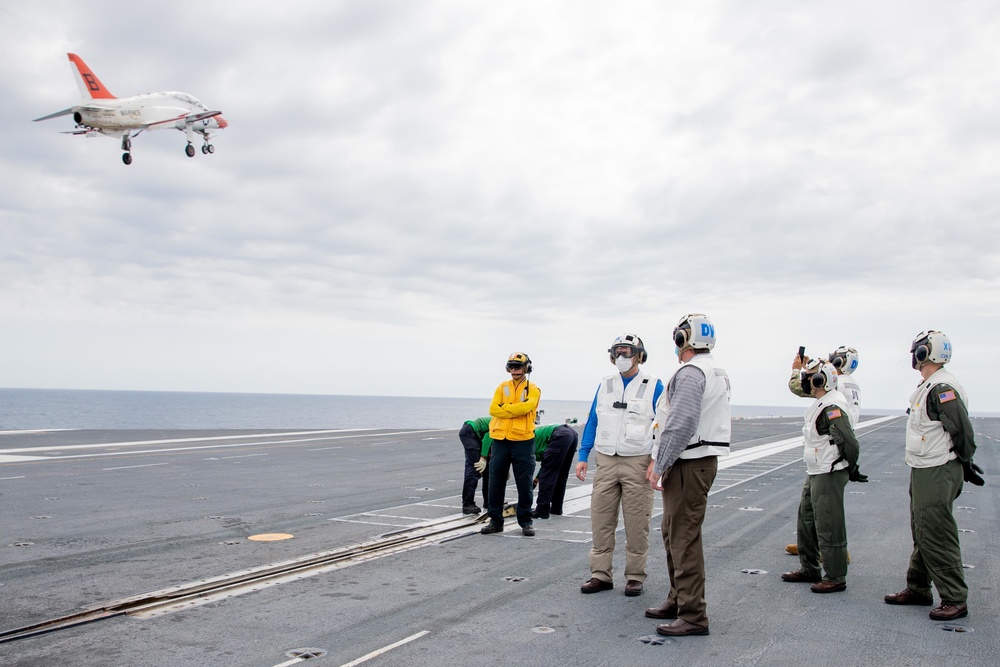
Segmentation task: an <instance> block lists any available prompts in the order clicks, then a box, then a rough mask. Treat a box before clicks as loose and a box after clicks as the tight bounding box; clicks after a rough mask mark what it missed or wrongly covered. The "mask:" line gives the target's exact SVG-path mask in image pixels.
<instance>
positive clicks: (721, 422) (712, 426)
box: [678, 354, 733, 459]
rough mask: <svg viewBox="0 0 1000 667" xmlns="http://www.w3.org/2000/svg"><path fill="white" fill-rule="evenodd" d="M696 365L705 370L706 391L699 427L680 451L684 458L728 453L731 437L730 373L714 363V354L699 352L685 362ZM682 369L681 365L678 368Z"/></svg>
mask: <svg viewBox="0 0 1000 667" xmlns="http://www.w3.org/2000/svg"><path fill="white" fill-rule="evenodd" d="M688 365H690V366H695V367H697V368H699V369H700V370H701V372H702V373H704V374H705V394H704V396H702V398H701V418H700V419H699V420H698V430H697V431H695V434H694V437H693V438H691V442H689V443H688V446H687V448H686V449H685V450H684V451H683V452H681V455H680V458H682V459H700V458H704V457H706V456H726V455H727V454H729V441H730V438H731V437H732V431H733V420H732V417H731V416H730V410H729V394H730V388H729V376H728V375H726V371H725V370H723V369H721V368H719V367H717V366H716V365H715V359H713V358H712V355H711V354H696V355H694V356H693V357H691V359H689V360H688V361H687V362H686V363H684V364H683V365H681V368H684V366H688ZM678 371H680V369H678Z"/></svg>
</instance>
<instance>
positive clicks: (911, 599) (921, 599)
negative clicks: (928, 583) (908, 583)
mask: <svg viewBox="0 0 1000 667" xmlns="http://www.w3.org/2000/svg"><path fill="white" fill-rule="evenodd" d="M884 599H885V603H886V604H919V605H922V606H924V607H930V606H931V605H932V604H934V598H932V597H929V596H927V595H923V594H921V593H915V592H913V591H911V590H910V589H909V588H907V589H904V590H901V591H899V592H898V593H890V594H889V595H886V596H885V598H884Z"/></svg>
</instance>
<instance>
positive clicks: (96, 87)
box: [66, 53, 117, 100]
mask: <svg viewBox="0 0 1000 667" xmlns="http://www.w3.org/2000/svg"><path fill="white" fill-rule="evenodd" d="M66 55H68V56H69V61H70V62H71V63H73V64H74V65H76V68H77V70H79V71H80V76H82V77H83V82H84V83H85V84H86V86H87V92H89V93H90V96H91V97H92V98H94V99H95V100H113V99H117V98H115V96H114V95H112V94H111V91H110V90H108V89H107V88H105V87H104V84H103V83H101V80H100V79H98V78H97V75H96V74H94V73H93V72H92V71H90V68H89V67H87V63H85V62H83V59H82V58H80V56H78V55H76V54H75V53H67V54H66Z"/></svg>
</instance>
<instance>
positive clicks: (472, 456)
mask: <svg viewBox="0 0 1000 667" xmlns="http://www.w3.org/2000/svg"><path fill="white" fill-rule="evenodd" d="M458 439H459V440H461V442H462V447H463V448H464V449H465V481H464V482H463V483H462V513H463V514H479V512H480V509H479V506H478V505H476V486H478V485H479V479H480V478H482V480H483V505H484V506H486V505H488V504H489V500H490V495H489V489H490V473H489V471H488V470H487V463H488V459H487V457H488V456H489V454H490V445H492V444H493V439H492V438H490V418H489V417H480V418H479V419H470V420H469V421H467V422H465V423H464V424H462V428H461V429H459V431H458Z"/></svg>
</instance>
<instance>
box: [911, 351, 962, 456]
mask: <svg viewBox="0 0 1000 667" xmlns="http://www.w3.org/2000/svg"><path fill="white" fill-rule="evenodd" d="M939 384H947V385H951V387H952V388H953V389H954V390H955V391H956V392H958V396H959V398H961V399H962V402H963V403H965V406H966V408H968V406H969V399H968V397H967V396H966V394H965V389H963V388H962V385H960V384H959V383H958V380H956V379H955V376H954V375H952V374H951V373H949V372H948V371H946V370H944V369H943V368H939V369H938V370H937V371H936V372H935V373H934V374H933V375H931V376H930V377H929V378H927V379H926V380H925V381H924V382H921V383H920V384H919V385H918V386H917V388H916V390H915V391H914V392H913V394H912V395H910V416H909V418H908V419H907V420H906V456H905V460H906V465H908V466H910V467H911V468H933V467H935V466H940V465H944V464H945V463H947V462H948V461H951V460H952V459H954V458H957V456H956V454H955V452H953V451H951V447H952V444H951V435H950V434H949V433H948V431H946V430H944V426H943V425H942V424H941V422H939V421H933V420H931V419H930V417H928V416H927V399H928V397H929V396H930V393H931V389H933V388H934V387H935V386H936V385H939Z"/></svg>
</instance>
